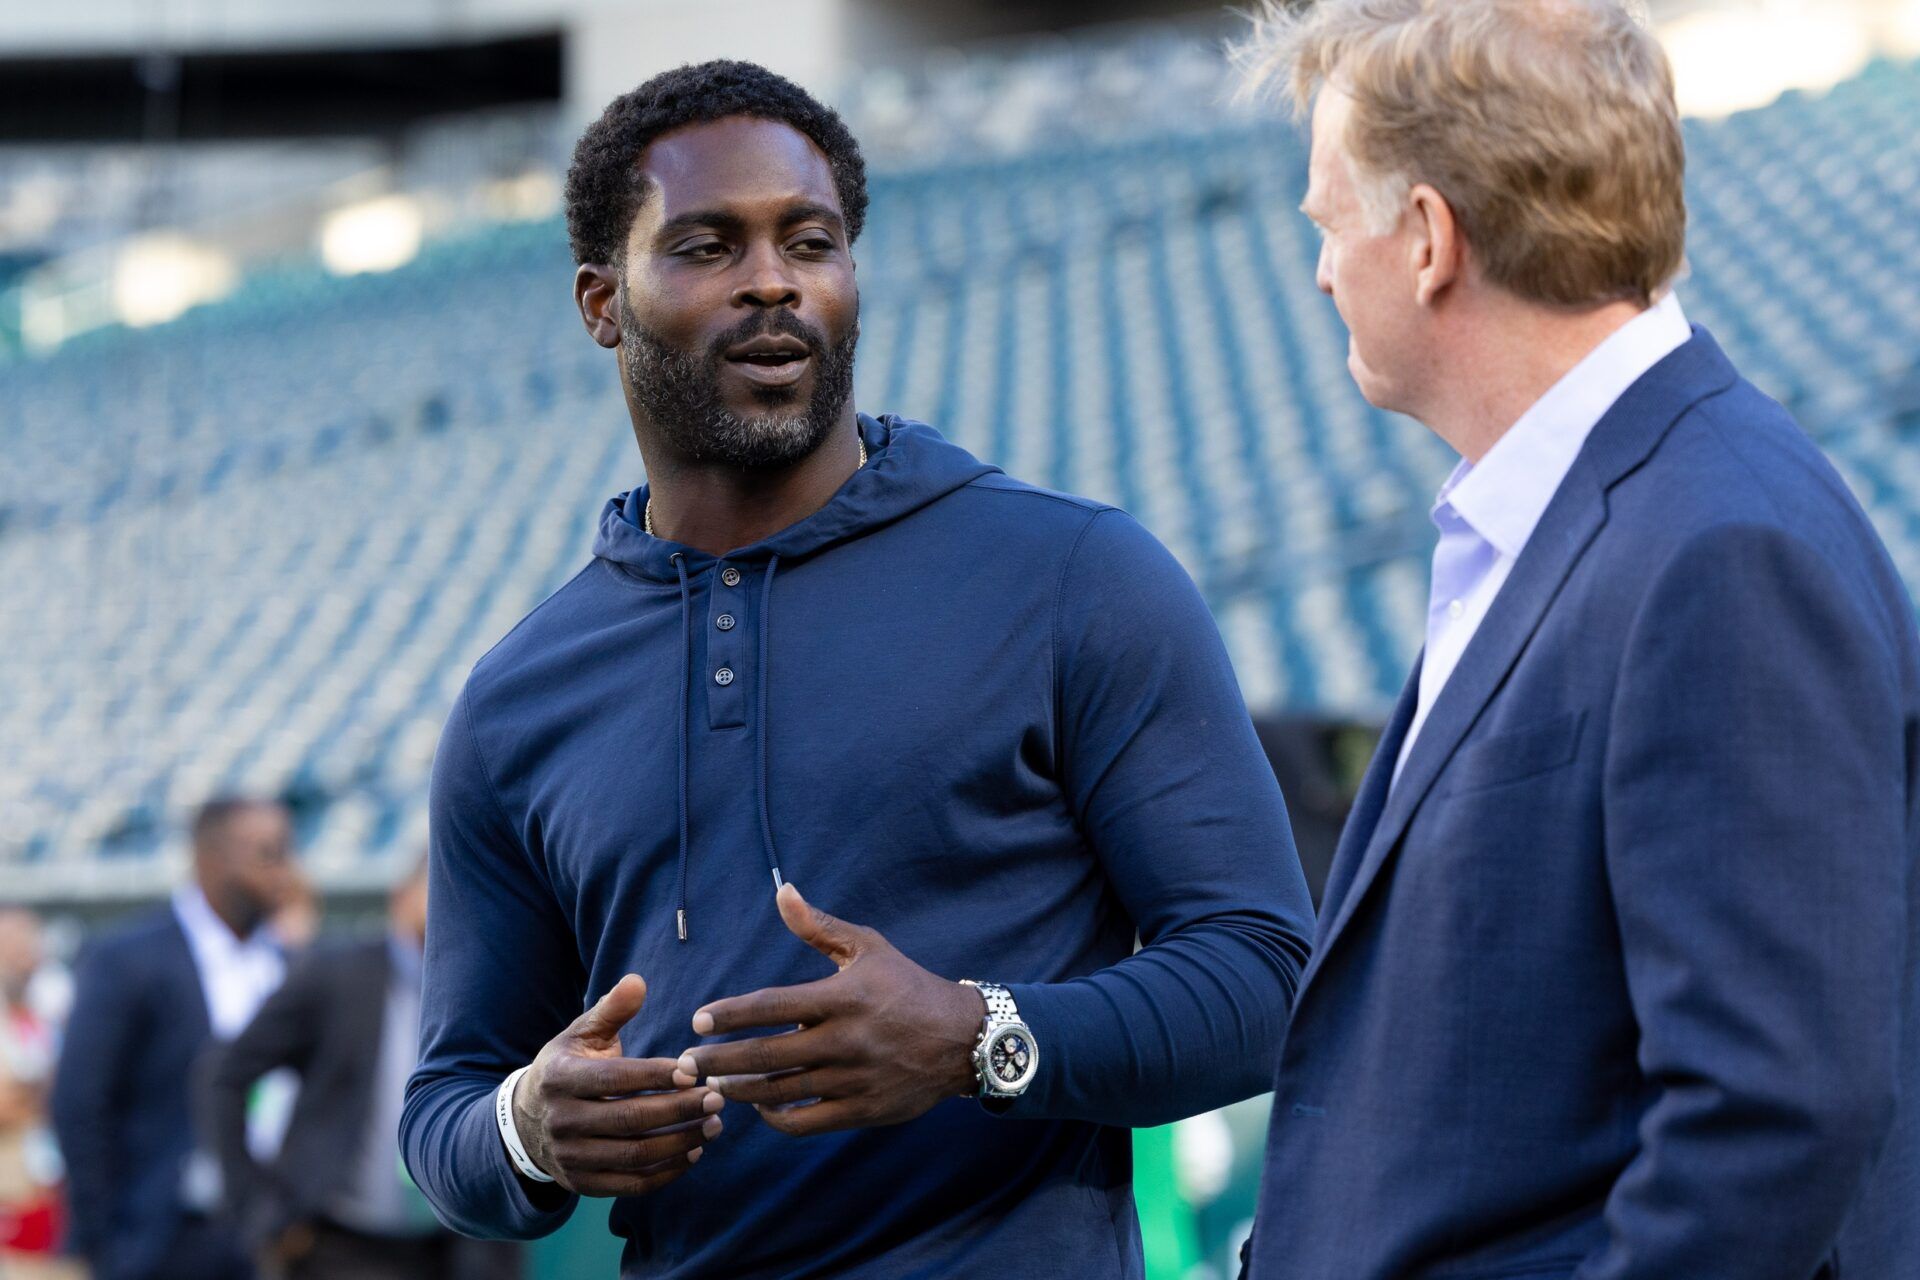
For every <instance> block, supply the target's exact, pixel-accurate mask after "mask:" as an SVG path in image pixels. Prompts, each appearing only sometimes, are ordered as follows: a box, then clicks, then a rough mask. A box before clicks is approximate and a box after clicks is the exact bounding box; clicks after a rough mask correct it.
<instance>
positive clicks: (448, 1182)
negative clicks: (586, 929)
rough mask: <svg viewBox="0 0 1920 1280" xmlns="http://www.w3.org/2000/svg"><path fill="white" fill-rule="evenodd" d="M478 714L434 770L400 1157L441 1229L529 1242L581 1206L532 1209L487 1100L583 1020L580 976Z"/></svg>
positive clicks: (460, 722) (565, 1202) (451, 724)
mask: <svg viewBox="0 0 1920 1280" xmlns="http://www.w3.org/2000/svg"><path fill="white" fill-rule="evenodd" d="M470 715H471V695H470V694H462V696H461V699H460V702H459V703H458V704H457V705H456V706H455V708H454V711H453V715H452V716H451V717H450V718H449V720H448V722H447V727H446V730H445V732H444V733H443V734H442V735H441V739H440V749H439V752H438V754H437V755H436V756H435V758H434V767H433V783H432V794H431V796H430V798H429V804H430V818H429V824H430V835H429V843H430V852H429V866H430V868H431V870H430V873H429V881H428V902H429V904H430V906H429V908H428V920H427V949H426V967H425V971H424V974H423V984H422V991H421V1025H420V1065H419V1066H418V1067H417V1068H416V1069H415V1071H414V1073H413V1077H412V1079H411V1080H409V1081H408V1084H407V1099H406V1105H405V1108H404V1110H403V1111H402V1113H401V1119H400V1146H401V1150H402V1151H403V1152H404V1153H405V1156H406V1162H407V1168H408V1170H409V1171H410V1172H411V1173H412V1175H413V1179H414V1182H415V1183H416V1184H418V1186H419V1187H420V1189H421V1190H422V1191H423V1192H425V1193H426V1196H427V1199H428V1200H429V1201H430V1202H431V1203H432V1205H433V1207H434V1210H435V1212H436V1213H438V1214H439V1216H440V1219H441V1221H443V1222H445V1223H446V1224H447V1225H448V1226H450V1227H452V1228H454V1229H455V1230H457V1231H459V1232H461V1233H463V1234H465V1235H469V1236H475V1237H479V1238H482V1239H509V1240H530V1239H533V1238H535V1237H537V1236H542V1235H545V1234H547V1233H548V1232H550V1231H553V1230H555V1229H556V1228H557V1227H559V1226H560V1224H561V1223H563V1222H565V1221H566V1220H567V1217H568V1216H569V1215H570V1214H571V1213H572V1212H573V1208H574V1204H575V1200H576V1198H575V1197H573V1196H570V1195H562V1194H560V1193H558V1192H557V1191H555V1192H554V1194H553V1195H552V1197H551V1200H550V1201H544V1202H543V1203H542V1204H535V1203H534V1201H533V1200H532V1199H530V1198H529V1196H528V1193H527V1189H526V1187H525V1186H524V1185H523V1184H522V1182H521V1179H520V1175H519V1174H517V1173H516V1172H515V1171H514V1169H513V1166H512V1164H511V1163H510V1161H509V1160H508V1158H507V1154H506V1151H505V1149H504V1148H503V1147H502V1146H501V1143H500V1133H499V1130H498V1128H497V1127H496V1124H495V1121H494V1115H493V1094H494V1091H495V1090H496V1089H497V1088H499V1085H500V1082H501V1080H503V1079H505V1078H506V1076H507V1074H508V1073H509V1072H511V1071H513V1070H514V1069H515V1068H517V1067H522V1066H525V1065H526V1064H527V1063H529V1062H531V1061H532V1060H533V1058H534V1055H536V1054H537V1053H539V1052H540V1049H541V1047H542V1046H543V1045H544V1044H546V1042H547V1041H548V1040H549V1039H551V1038H552V1037H553V1036H555V1035H557V1034H558V1033H559V1032H560V1031H562V1030H563V1029H564V1028H565V1027H566V1026H567V1024H568V1023H569V1022H570V1021H572V1020H573V1018H575V1017H576V1016H578V1015H579V1013H580V1010H581V1008H582V1007H583V1001H584V998H585V992H586V976H585V974H584V972H583V971H582V968H581V964H580V960H579V956H578V953H577V952H576V951H575V949H574V946H573V943H572V939H571V935H570V933H569V931H568V929H567V926H566V921H565V919H564V918H563V917H562V916H561V914H560V909H559V905H558V903H557V902H556V901H555V899H554V896H553V891H552V888H551V886H550V884H549V883H548V881H547V880H546V878H545V874H544V872H543V870H542V869H541V868H540V866H539V865H538V864H537V863H536V862H535V860H534V859H533V857H532V856H531V855H530V854H529V853H528V851H527V849H526V847H525V846H524V844H523V842H522V841H521V839H520V837H519V835H518V834H517V833H516V831H515V829H514V827H513V826H512V824H511V823H510V822H509V821H508V819H507V816H506V813H505V812H504V810H503V809H502V808H501V805H500V801H499V798H498V796H497V794H496V793H495V791H494V786H493V783H492V782H491V781H490V780H489V778H488V776H487V773H486V767H485V765H484V763H483V762H482V759H481V755H480V750H479V744H478V742H477V740H476V738H475V736H474V731H473V727H472V724H471V723H470V719H469V717H470ZM548 1190H550V1191H552V1190H553V1189H551V1188H549V1189H548Z"/></svg>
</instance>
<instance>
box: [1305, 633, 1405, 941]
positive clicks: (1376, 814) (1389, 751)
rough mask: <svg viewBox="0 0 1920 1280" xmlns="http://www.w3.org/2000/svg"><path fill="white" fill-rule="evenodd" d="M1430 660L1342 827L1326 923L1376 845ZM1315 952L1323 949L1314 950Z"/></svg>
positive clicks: (1325, 901)
mask: <svg viewBox="0 0 1920 1280" xmlns="http://www.w3.org/2000/svg"><path fill="white" fill-rule="evenodd" d="M1425 660H1426V653H1425V651H1424V650H1422V651H1421V653H1420V655H1419V656H1417V657H1415V658H1414V660H1413V670H1412V671H1411V672H1410V673H1409V674H1408V675H1407V682H1406V684H1404V685H1402V686H1401V689H1400V698H1399V701H1397V702H1395V703H1394V704H1393V714H1392V715H1390V716H1388V717H1387V727H1386V728H1385V729H1383V730H1381V731H1380V741H1379V744H1378V745H1376V746H1375V747H1374V749H1373V759H1372V760H1371V761H1369V762H1368V764H1367V772H1366V776H1365V777H1363V778H1362V779H1361V780H1360V790H1359V793H1358V794H1356V795H1355V796H1354V798H1353V809H1352V811H1351V812H1350V813H1348V814H1347V821H1346V823H1345V824H1344V825H1343V826H1342V827H1341V828H1340V843H1339V845H1338V846H1337V847H1336V848H1335V849H1334V852H1333V865H1332V869H1331V870H1330V871H1328V873H1327V884H1326V888H1325V889H1323V890H1322V891H1321V894H1320V919H1321V921H1322V922H1323V923H1324V922H1326V921H1328V920H1331V919H1332V918H1333V916H1334V913H1335V912H1337V911H1339V909H1340V903H1341V900H1342V899H1344V898H1345V897H1346V893H1347V890H1348V889H1349V888H1350V887H1351V886H1352V884H1353V877H1354V871H1355V869H1356V868H1357V867H1358V866H1359V864H1360V859H1361V858H1362V857H1363V856H1364V855H1365V854H1366V851H1367V846H1368V845H1369V844H1370V843H1372V840H1373V831H1374V828H1375V827H1377V826H1378V825H1379V824H1380V813H1381V810H1383V809H1385V808H1386V803H1387V791H1388V788H1389V787H1390V786H1391V785H1392V783H1393V764H1394V761H1396V760H1398V759H1399V758H1400V744H1401V743H1402V742H1404V741H1405V740H1406V736H1407V729H1408V728H1409V727H1410V726H1411V725H1412V724H1413V713H1414V711H1415V709H1416V708H1418V706H1419V705H1420V667H1421V664H1422V663H1423V662H1424V661H1425ZM1314 951H1315V953H1316V954H1317V953H1318V952H1319V947H1318V946H1316V947H1315V948H1314Z"/></svg>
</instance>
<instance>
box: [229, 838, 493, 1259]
mask: <svg viewBox="0 0 1920 1280" xmlns="http://www.w3.org/2000/svg"><path fill="white" fill-rule="evenodd" d="M426 932H427V866H426V861H425V860H424V859H422V860H421V862H420V863H419V865H418V866H416V867H415V868H414V869H413V870H412V872H411V873H410V874H408V876H407V877H406V878H405V879H404V880H403V881H401V882H400V883H399V884H398V885H396V886H395V887H394V889H393V892H392V893H391V894H390V895H389V897H388V901H387V929H386V932H385V933H384V934H383V935H381V936H378V937H373V938H367V939H359V940H355V941H352V942H347V943H339V944H332V945H329V944H325V943H323V944H321V945H320V946H318V947H317V948H316V949H315V950H314V951H312V952H311V953H309V954H308V955H306V956H304V957H302V958H301V959H300V960H298V961H296V962H295V964H294V965H293V967H292V970H291V971H290V972H289V974H288V977H287V981H286V983H285V985H283V986H282V987H281V988H280V989H279V990H278V991H276V992H275V993H274V994H273V995H272V996H271V997H269V998H268V1000H267V1002H266V1003H265V1004H264V1005H262V1006H261V1008H260V1012H259V1014H258V1015H257V1016H256V1017H255V1018H254V1020H253V1021H252V1022H251V1023H249V1024H248V1026H247V1028H246V1030H244V1031H242V1032H241V1033H240V1035H239V1036H238V1037H237V1038H236V1039H235V1040H234V1041H233V1042H232V1043H231V1044H228V1045H225V1046H222V1047H220V1048H218V1049H216V1050H214V1051H213V1052H212V1053H210V1054H209V1055H208V1056H207V1059H206V1061H205V1062H204V1063H203V1064H202V1071H201V1088H200V1099H199V1101H200V1121H201V1128H202V1134H203V1139H204V1141H205V1142H206V1144H207V1145H208V1146H209V1147H210V1148H211V1149H212V1150H213V1151H214V1152H215V1153H216V1154H217V1155H218V1157H219V1160H220V1170H221V1174H222V1182H223V1184H224V1186H225V1187H226V1192H227V1209H228V1211H229V1213H230V1214H231V1216H232V1218H233V1220H234V1222H235V1226H236V1229H237V1230H238V1232H239V1234H240V1237H241V1239H242V1241H243V1242H244V1243H245V1244H246V1246H247V1247H248V1249H249V1250H250V1251H251V1252H253V1253H254V1255H255V1256H256V1257H257V1258H259V1259H260V1262H261V1269H262V1270H263V1271H266V1272H283V1273H284V1274H285V1275H286V1276H288V1277H289V1278H290V1280H509V1278H510V1277H512V1276H516V1275H518V1274H519V1270H520V1265H519V1249H518V1246H516V1245H511V1244H498V1243H493V1242H488V1241H478V1240H467V1239H464V1238H462V1237H460V1236H457V1235H455V1234H453V1233H452V1232H450V1231H447V1230H446V1229H445V1228H443V1227H442V1226H441V1225H440V1223H439V1221H438V1220H437V1219H435V1217H434V1216H433V1210H432V1208H431V1207H429V1206H428V1204H427V1202H426V1198H425V1197H424V1196H422V1195H421V1194H420V1193H419V1191H418V1190H416V1189H415V1188H414V1186H413V1183H412V1180H411V1179H409V1178H408V1177H407V1174H406V1171H405V1169H404V1168H403V1167H402V1165H401V1162H400V1144H399V1128H400V1105H401V1101H402V1095H403V1094H404V1092H405V1090H406V1083H407V1076H408V1075H409V1074H410V1073H411V1072H412V1071H413V1066H414V1061H415V1058H416V1056H417V1053H418V1049H419V1042H420V957H421V948H422V947H423V945H424V944H425V940H426ZM280 1068H292V1069H293V1070H294V1071H296V1072H298V1073H299V1076H300V1093H299V1099H298V1101H297V1102H296V1103H295V1105H294V1108H293V1115H292V1119H291V1121H290V1123H289V1124H288V1126H287V1132H286V1138H285V1141H284V1142H283V1143H282V1144H281V1147H280V1152H279V1156H278V1158H277V1159H275V1160H273V1161H272V1162H270V1163H266V1164H263V1163H261V1162H259V1161H258V1160H256V1159H255V1158H254V1155H253V1153H252V1152H251V1151H250V1150H249V1148H248V1144H247V1100H248V1097H249V1095H250V1093H251V1092H252V1090H253V1088H254V1086H255V1084H256V1083H257V1082H258V1081H259V1080H260V1079H261V1078H262V1077H263V1076H266V1075H267V1074H268V1073H269V1072H272V1071H274V1070H277V1069H280Z"/></svg>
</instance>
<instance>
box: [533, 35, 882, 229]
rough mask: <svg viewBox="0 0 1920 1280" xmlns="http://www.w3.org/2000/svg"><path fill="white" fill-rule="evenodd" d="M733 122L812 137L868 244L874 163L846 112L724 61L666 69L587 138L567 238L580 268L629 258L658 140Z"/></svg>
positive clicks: (577, 150)
mask: <svg viewBox="0 0 1920 1280" xmlns="http://www.w3.org/2000/svg"><path fill="white" fill-rule="evenodd" d="M728 116H751V117H754V118H755V119H760V120H776V121H779V122H780V123H781V124H784V125H788V126H790V127H791V128H793V129H795V130H798V131H799V132H800V133H803V134H805V135H806V136H807V137H808V138H811V139H812V140H813V144H814V145H815V146H817V147H819V148H820V150H821V151H822V152H824V153H825V155H826V157H827V164H828V166H829V167H830V168H831V169H832V171H833V185H834V188H835V190H836V191H837V192H838V193H839V196H840V212H841V216H842V217H844V218H845V219H846V224H847V240H848V242H849V243H851V242H852V241H854V240H857V239H859V238H860V228H861V225H862V224H863V223H864V222H865V221H866V217H867V162H866V161H865V160H864V159H863V158H862V157H861V155H860V144H859V143H858V142H855V141H854V138H853V134H851V133H850V132H848V131H847V126H846V124H845V123H844V122H843V121H842V120H841V119H840V116H839V115H838V113H836V112H835V111H834V110H833V109H832V108H831V107H828V106H826V105H824V104H823V103H821V102H820V101H819V100H818V99H816V98H815V97H814V96H813V95H812V94H810V93H808V92H807V91H806V90H805V89H802V88H801V87H800V86H799V85H797V84H795V83H794V82H793V81H791V80H788V79H787V78H786V77H784V76H778V75H775V74H774V73H773V72H771V71H769V70H767V69H766V68H765V67H762V66H759V65H758V64H756V63H752V62H736V61H732V60H728V59H720V60H717V61H714V62H702V63H698V64H696V65H690V66H684V67H676V68H674V69H673V70H672V71H662V72H661V73H660V74H659V75H657V76H655V77H653V78H652V79H651V80H649V81H647V82H646V83H645V84H643V85H641V86H640V87H639V88H638V89H635V90H633V91H632V92H630V93H623V94H621V95H620V96H619V97H617V98H615V99H614V100H613V101H612V102H611V103H609V104H608V106H607V109H606V110H605V111H603V112H602V113H601V114H600V118H599V119H598V120H595V121H594V122H593V123H592V124H590V125H588V126H587V131H586V132H585V133H583V134H581V135H580V141H579V142H578V143H577V144H575V146H574V148H573V164H572V165H571V166H570V167H569V168H568V169H567V239H568V241H569V242H570V243H571V245H572V247H573V260H574V262H576V263H588V262H600V263H613V262H618V261H620V259H621V256H622V253H623V251H624V249H625V248H626V243H627V233H628V232H629V231H631V230H632V228H633V217H634V215H635V214H636V213H638V212H639V211H640V202H641V200H642V199H643V198H644V197H645V195H646V184H645V183H644V182H643V181H642V180H641V178H640V167H639V160H640V153H641V152H643V151H645V150H646V149H647V145H648V144H649V143H651V142H652V141H653V140H654V139H655V138H657V137H659V136H660V135H661V134H663V133H666V132H668V131H669V130H673V129H678V128H680V127H682V126H683V125H689V124H705V123H707V122H709V121H712V120H723V119H725V118H727V117H728Z"/></svg>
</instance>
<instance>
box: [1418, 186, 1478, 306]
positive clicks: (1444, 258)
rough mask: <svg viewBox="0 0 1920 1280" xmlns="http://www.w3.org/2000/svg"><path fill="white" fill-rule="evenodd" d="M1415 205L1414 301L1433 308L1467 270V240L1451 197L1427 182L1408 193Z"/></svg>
mask: <svg viewBox="0 0 1920 1280" xmlns="http://www.w3.org/2000/svg"><path fill="white" fill-rule="evenodd" d="M1407 199H1408V202H1409V203H1410V204H1411V205H1412V208H1413V232H1414V234H1413V246H1412V248H1411V249H1410V250H1409V252H1410V253H1412V255H1413V271H1414V300H1415V301H1417V302H1418V303H1419V304H1420V305H1421V306H1423V307H1430V306H1432V305H1433V304H1434V301H1435V300H1436V299H1438V298H1439V297H1440V295H1441V294H1442V293H1444V292H1446V290H1447V289H1448V288H1449V287H1451V286H1452V284H1453V283H1454V282H1455V281H1456V280H1458V279H1459V278H1460V276H1461V274H1462V272H1463V271H1464V270H1465V269H1466V253H1467V243H1466V241H1465V239H1463V238H1462V237H1461V235H1460V224H1459V223H1458V222H1456V221H1455V220H1454V217H1453V206H1452V205H1450V204H1448V203H1447V198H1446V197H1445V196H1443V195H1441V194H1440V193H1439V192H1438V191H1436V190H1434V189H1433V188H1432V187H1430V186H1428V185H1427V184H1426V183H1424V182H1416V183H1415V184H1414V186H1413V190H1412V191H1410V192H1408V193H1407Z"/></svg>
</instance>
